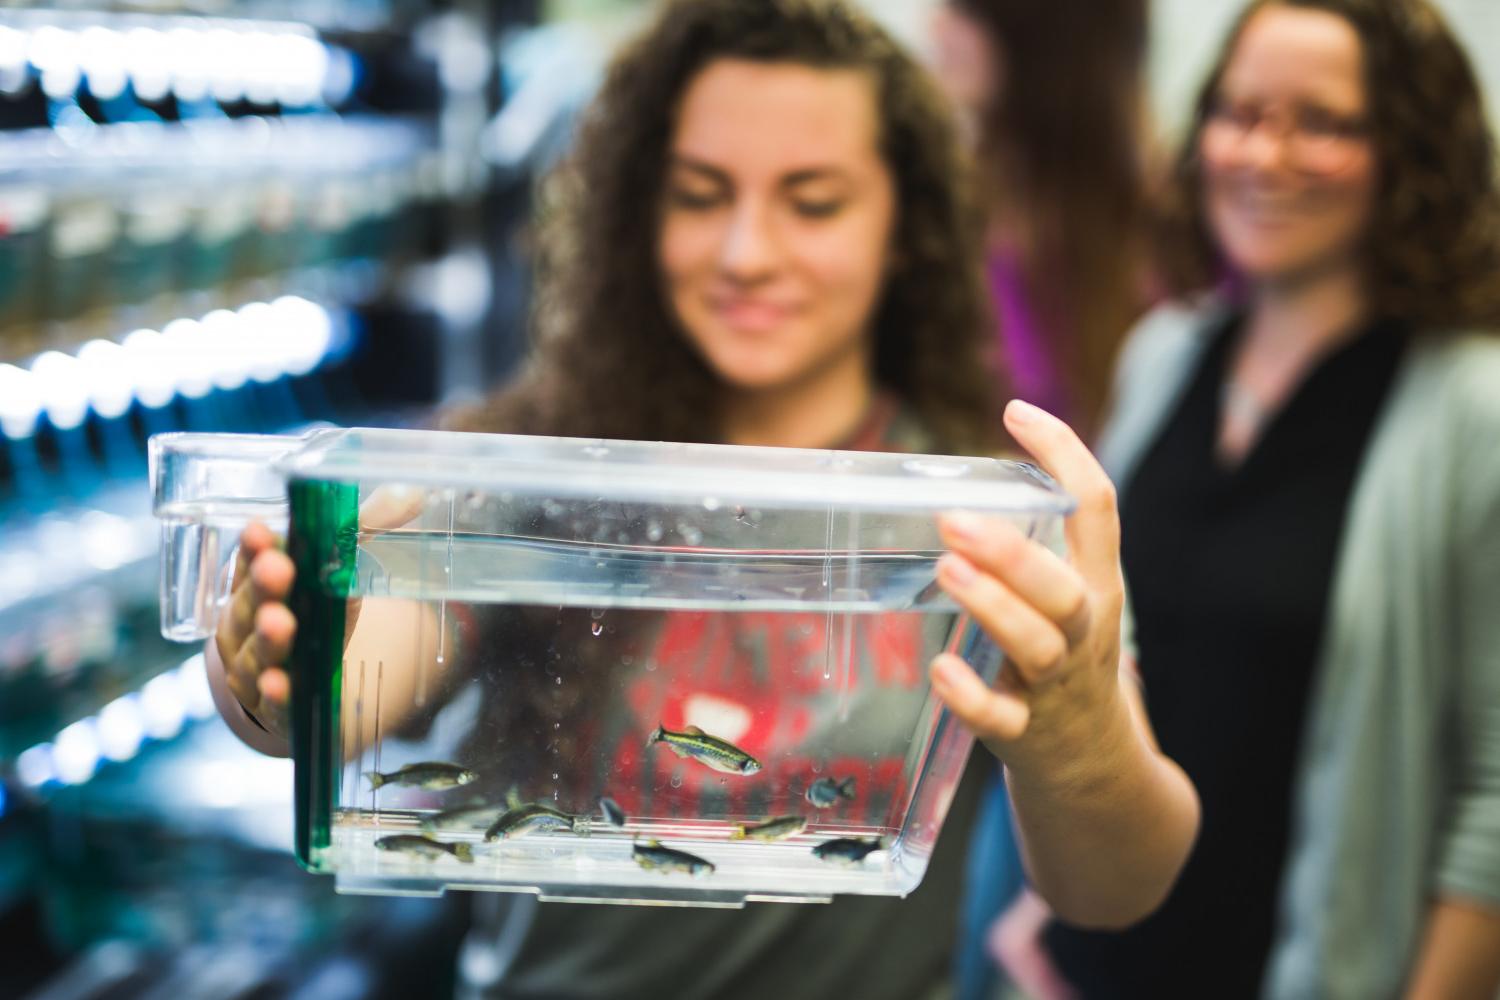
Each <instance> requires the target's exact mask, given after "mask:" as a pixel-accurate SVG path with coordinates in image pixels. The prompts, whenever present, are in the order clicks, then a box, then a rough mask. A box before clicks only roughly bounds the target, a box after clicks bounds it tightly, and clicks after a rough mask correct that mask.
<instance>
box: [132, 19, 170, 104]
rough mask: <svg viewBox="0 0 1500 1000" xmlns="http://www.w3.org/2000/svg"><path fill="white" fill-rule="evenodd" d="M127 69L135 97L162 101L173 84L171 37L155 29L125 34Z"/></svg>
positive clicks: (136, 29) (142, 29)
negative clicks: (170, 62)
mask: <svg viewBox="0 0 1500 1000" xmlns="http://www.w3.org/2000/svg"><path fill="white" fill-rule="evenodd" d="M124 47H125V71H126V72H127V73H128V74H129V75H130V85H131V86H132V87H134V88H135V96H137V97H139V98H140V99H141V100H143V101H159V100H161V99H162V98H164V97H166V96H167V92H168V91H169V90H170V89H171V86H172V72H171V68H170V64H169V60H170V59H171V53H172V47H171V45H170V44H169V42H168V41H167V36H166V35H165V34H164V33H162V32H160V31H157V30H155V29H154V28H131V29H130V30H129V31H128V32H126V33H125V43H124Z"/></svg>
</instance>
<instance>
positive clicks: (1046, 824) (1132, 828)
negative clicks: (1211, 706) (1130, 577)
mask: <svg viewBox="0 0 1500 1000" xmlns="http://www.w3.org/2000/svg"><path fill="white" fill-rule="evenodd" d="M1005 418H1006V426H1007V427H1008V428H1009V430H1010V431H1011V434H1012V435H1013V436H1014V437H1015V439H1016V441H1017V442H1019V443H1020V444H1021V446H1022V447H1024V448H1026V449H1027V450H1028V451H1029V452H1030V453H1031V454H1032V455H1033V456H1034V457H1035V458H1036V460H1037V461H1038V463H1039V464H1040V465H1041V466H1042V467H1043V468H1045V469H1046V470H1047V472H1049V473H1050V474H1051V475H1052V476H1053V477H1054V478H1055V479H1056V480H1057V481H1058V483H1059V484H1060V485H1061V486H1062V487H1063V488H1064V489H1066V490H1067V491H1068V492H1069V493H1071V494H1072V495H1073V496H1074V497H1075V498H1077V500H1078V511H1077V512H1076V513H1075V514H1074V515H1073V516H1072V517H1071V518H1069V519H1068V523H1067V525H1066V532H1067V539H1068V549H1069V556H1068V558H1067V559H1066V560H1064V559H1062V558H1060V557H1058V556H1057V555H1055V554H1054V553H1052V552H1050V551H1048V550H1047V549H1046V548H1045V547H1043V546H1042V545H1041V544H1039V543H1037V542H1034V541H1032V540H1030V539H1027V538H1026V537H1025V536H1024V535H1023V534H1022V533H1021V532H1020V531H1019V530H1017V529H1016V528H1015V527H1013V526H1011V525H1010V524H1008V523H1006V522H1004V521H1001V520H989V519H983V518H978V517H975V516H973V515H964V514H957V515H949V516H947V517H945V518H944V519H943V521H942V525H941V526H942V530H943V537H944V541H945V542H946V544H947V545H948V547H949V549H950V550H951V551H950V552H949V553H948V554H947V555H945V556H944V557H943V559H942V561H941V564H940V567H939V580H940V582H941V583H942V585H943V588H944V589H945V590H946V591H947V592H948V593H949V594H950V595H952V597H953V598H954V599H955V600H956V601H957V602H958V603H959V604H960V605H962V606H963V607H964V608H965V609H966V610H967V611H968V612H969V613H970V614H972V615H973V616H974V618H975V620H976V621H978V622H979V624H980V625H981V626H982V627H983V628H984V629H985V631H986V632H988V633H989V635H990V636H991V637H992V638H993V639H994V640H995V641H996V643H998V644H999V646H1000V647H1001V649H1003V650H1004V651H1005V654H1006V657H1005V666H1004V667H1003V669H1002V672H1001V676H1000V680H999V682H998V684H997V685H996V687H995V688H994V689H991V688H989V687H987V686H986V685H985V684H984V682H983V681H981V680H980V679H979V677H978V675H976V674H975V673H974V671H973V670H972V669H970V668H969V666H968V665H967V664H966V663H964V662H963V661H962V660H961V659H959V658H958V657H956V656H953V655H951V654H943V655H940V656H939V657H937V658H936V659H935V660H934V661H933V663H932V667H931V673H932V679H933V686H934V688H935V690H936V691H937V693H938V694H939V696H940V697H941V698H942V699H943V701H944V702H945V703H946V704H947V705H948V707H949V709H950V710H952V711H953V713H954V714H955V715H956V716H957V717H958V718H959V719H960V721H962V722H963V723H964V724H965V725H967V726H968V727H969V728H970V729H971V730H973V731H974V732H975V733H976V735H978V736H979V738H980V739H982V740H983V741H984V743H985V745H986V746H988V747H989V748H990V749H991V750H992V751H993V752H994V753H995V755H996V756H997V757H999V758H1000V760H1001V761H1002V762H1004V764H1005V767H1006V779H1007V784H1008V787H1009V789H1010V794H1011V798H1012V801H1013V804H1014V811H1015V817H1016V824H1017V827H1018V829H1019V831H1020V834H1021V842H1022V846H1023V856H1024V858H1025V862H1026V867H1027V871H1028V874H1029V875H1030V877H1031V882H1032V885H1033V886H1034V887H1035V888H1036V890H1037V891H1038V893H1039V894H1040V895H1041V896H1042V897H1043V898H1044V899H1045V900H1046V901H1047V902H1048V903H1049V904H1050V905H1051V906H1052V908H1053V910H1054V911H1055V912H1056V913H1057V915H1058V916H1059V917H1060V918H1061V919H1063V920H1066V921H1068V922H1069V923H1073V924H1077V925H1080V926H1086V927H1109V928H1115V927H1123V926H1127V925H1129V924H1131V923H1134V922H1136V921H1137V920H1140V919H1141V918H1143V917H1145V916H1146V915H1147V914H1149V913H1150V912H1151V911H1152V910H1153V909H1155V908H1156V907H1157V906H1159V905H1160V904H1161V902H1162V900H1163V899H1165V898H1166V895H1167V893H1168V891H1169V890H1170V889H1171V887H1172V884H1173V882H1174V881H1175V880H1176V878H1177V875H1178V873H1179V872H1180V871H1181V870H1182V865H1183V864H1184V862H1185V861H1186V860H1187V856H1188V853H1189V851H1190V850H1191V849H1192V844H1193V840H1194V838H1195V837H1196V836H1197V831H1198V823H1199V805H1198V796H1197V793H1196V791H1195V790H1194V789H1193V787H1192V783H1191V782H1190V781H1189V780H1188V778H1187V776H1186V775H1185V774H1184V773H1183V772H1182V770H1181V769H1180V768H1179V767H1177V765H1176V764H1174V763H1173V762H1172V761H1170V760H1168V759H1167V758H1165V757H1164V756H1162V754H1161V753H1160V751H1159V750H1158V749H1157V747H1156V744H1155V741H1154V738H1153V736H1152V734H1151V732H1150V727H1149V724H1148V723H1147V721H1146V715H1145V712H1144V710H1143V709H1142V708H1140V707H1139V693H1138V692H1137V691H1136V690H1135V685H1134V681H1133V680H1132V679H1130V678H1129V677H1128V675H1126V674H1125V673H1123V672H1122V670H1121V653H1120V627H1121V610H1122V608H1123V604H1124V585H1123V581H1122V579H1121V572H1120V562H1119V530H1120V528H1119V515H1118V513H1117V510H1116V501H1115V492H1114V487H1113V485H1112V484H1111V483H1110V481H1109V478H1108V477H1107V476H1106V475H1105V474H1104V470H1103V469H1101V468H1100V467H1099V465H1098V463H1097V462H1095V461H1094V458H1093V456H1092V455H1090V454H1089V452H1088V449H1087V448H1085V447H1084V445H1083V444H1082V442H1080V441H1079V440H1078V437H1077V436H1076V435H1075V434H1074V433H1073V432H1072V431H1071V430H1069V429H1068V427H1067V426H1066V425H1065V424H1063V423H1062V422H1061V421H1059V420H1057V419H1056V418H1054V417H1052V416H1050V415H1048V414H1046V413H1044V412H1043V411H1041V410H1038V409H1036V408H1035V407H1032V406H1028V405H1026V404H1024V403H1019V402H1016V403H1012V404H1011V405H1010V406H1009V407H1008V408H1007V410H1006V414H1005Z"/></svg>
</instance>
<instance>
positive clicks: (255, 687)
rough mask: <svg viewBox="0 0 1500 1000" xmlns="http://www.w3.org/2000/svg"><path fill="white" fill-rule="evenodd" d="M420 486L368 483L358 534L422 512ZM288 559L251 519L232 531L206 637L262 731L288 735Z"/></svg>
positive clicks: (350, 620) (291, 631)
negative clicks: (225, 584) (226, 573)
mask: <svg viewBox="0 0 1500 1000" xmlns="http://www.w3.org/2000/svg"><path fill="white" fill-rule="evenodd" d="M425 499H426V494H425V493H424V492H422V491H419V490H410V489H403V488H401V487H399V486H382V487H380V488H379V489H376V490H375V491H374V492H373V493H372V494H371V495H370V496H369V498H368V499H366V500H365V502H364V503H363V504H361V505H360V508H359V530H360V532H361V534H374V533H378V532H382V531H389V530H391V529H393V528H399V527H401V526H402V525H404V524H407V523H408V522H410V521H411V520H412V519H413V518H415V517H416V516H417V515H418V514H420V513H421V512H422V506H423V503H424V501H425ZM296 575H297V571H296V567H295V566H293V565H292V560H291V557H290V556H288V555H287V554H286V553H285V552H283V551H282V550H281V546H280V542H279V540H278V539H277V538H276V536H275V535H274V534H273V533H272V532H271V529H270V528H268V527H266V526H265V525H264V524H262V523H261V522H259V521H252V522H251V523H250V524H249V525H247V526H246V528H245V530H244V531H243V532H241V534H240V552H239V557H238V558H237V559H236V560H235V566H234V579H233V581H232V583H231V585H230V598H229V605H228V607H227V608H225V610H224V613H223V614H221V615H220V616H219V627H218V631H217V632H216V633H215V635H214V641H215V642H216V643H217V644H218V650H219V658H220V660H221V661H222V662H223V664H224V679H225V680H226V681H227V682H228V685H229V690H230V691H231V692H232V693H233V694H234V696H235V698H237V699H239V703H240V704H241V705H242V706H243V707H244V709H245V711H247V712H249V713H250V715H251V716H252V717H253V718H254V719H255V721H257V722H259V723H260V725H261V726H262V727H263V728H264V729H265V730H266V731H268V732H270V733H273V734H275V735H277V736H280V737H283V738H285V737H288V735H289V732H290V730H289V726H288V720H287V711H288V706H289V705H290V702H291V693H292V685H291V677H290V675H289V674H288V673H287V669H286V663H287V658H288V657H290V656H291V654H292V639H293V638H294V637H295V636H296V634H297V619H296V618H295V617H293V615H292V612H291V609H290V608H288V607H287V604H286V601H287V597H288V596H289V595H290V594H291V592H292V581H293V580H294V579H295V578H296ZM360 604H361V602H360V600H359V598H357V597H353V598H350V600H349V607H348V610H347V612H346V613H345V625H344V642H345V644H346V645H347V644H348V642H349V638H350V636H351V635H352V634H353V632H354V625H355V623H356V622H357V621H358V620H359V610H360Z"/></svg>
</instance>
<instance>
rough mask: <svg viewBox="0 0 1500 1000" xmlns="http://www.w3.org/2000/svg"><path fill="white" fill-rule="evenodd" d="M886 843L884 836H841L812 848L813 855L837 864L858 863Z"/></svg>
mask: <svg viewBox="0 0 1500 1000" xmlns="http://www.w3.org/2000/svg"><path fill="white" fill-rule="evenodd" d="M885 845H886V842H885V838H883V837H840V838H838V839H837V840H825V841H823V843H821V844H819V845H818V846H817V847H814V848H813V849H812V852H813V856H814V857H816V858H818V859H819V860H821V861H828V862H831V863H832V864H836V865H857V864H859V863H860V862H861V861H863V860H864V859H865V858H867V857H868V856H869V855H870V854H872V853H874V852H875V851H879V850H882V849H883V848H884V847H885Z"/></svg>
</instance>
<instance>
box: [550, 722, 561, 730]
mask: <svg viewBox="0 0 1500 1000" xmlns="http://www.w3.org/2000/svg"><path fill="white" fill-rule="evenodd" d="M552 728H553V729H561V728H562V723H561V722H554V723H552Z"/></svg>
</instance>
